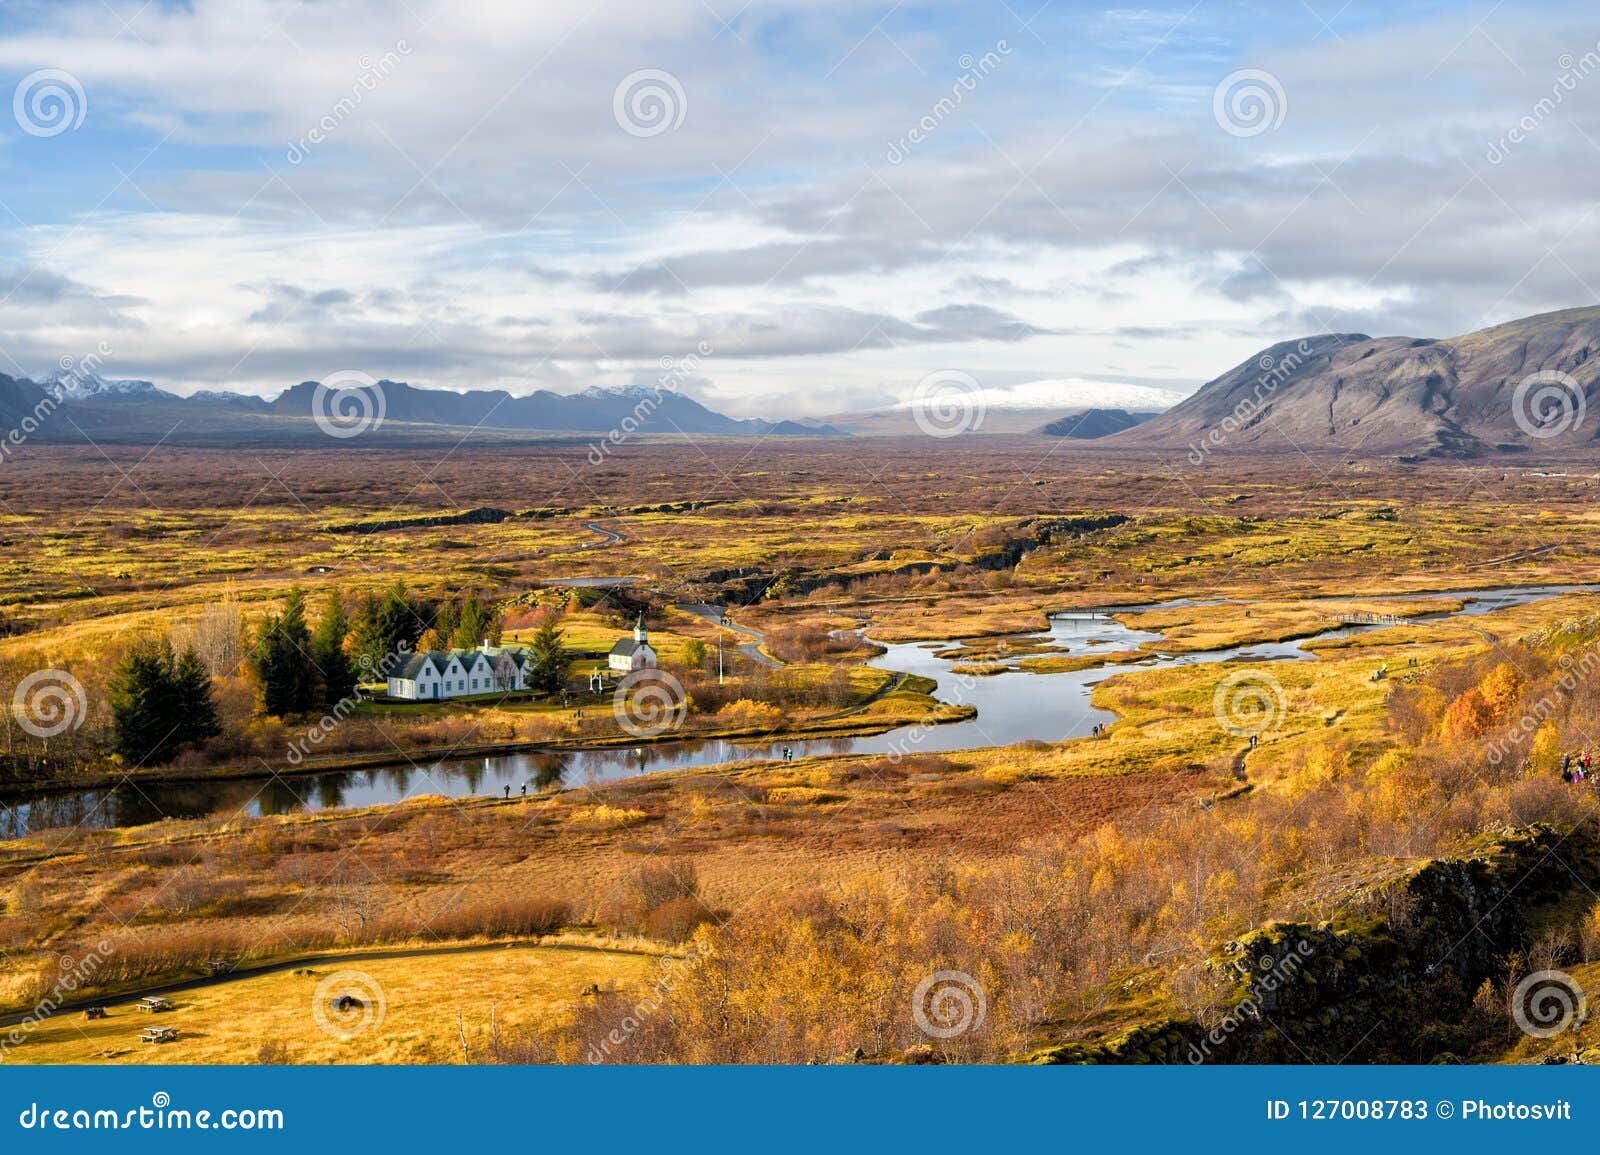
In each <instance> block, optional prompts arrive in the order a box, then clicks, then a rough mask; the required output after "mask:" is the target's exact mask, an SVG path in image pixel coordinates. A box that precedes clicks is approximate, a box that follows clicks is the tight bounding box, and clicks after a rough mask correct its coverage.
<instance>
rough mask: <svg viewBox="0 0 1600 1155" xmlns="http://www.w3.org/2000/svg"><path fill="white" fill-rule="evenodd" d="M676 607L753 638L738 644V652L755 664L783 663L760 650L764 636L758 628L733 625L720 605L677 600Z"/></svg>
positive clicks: (773, 665) (775, 666)
mask: <svg viewBox="0 0 1600 1155" xmlns="http://www.w3.org/2000/svg"><path fill="white" fill-rule="evenodd" d="M678 608H679V609H680V610H687V611H688V612H689V613H691V614H694V615H696V616H698V617H702V618H704V619H705V620H706V621H708V622H710V623H711V624H712V625H714V626H721V627H722V628H723V629H726V630H732V631H733V632H734V633H736V634H743V635H744V636H745V637H747V638H754V639H755V641H753V642H744V643H742V644H741V645H740V646H739V652H740V653H741V654H743V655H744V656H745V657H747V658H749V659H750V660H751V661H752V662H754V663H755V664H756V665H758V666H766V667H768V668H769V669H776V668H777V667H779V666H781V665H783V663H782V662H780V661H778V660H777V659H776V658H769V657H768V656H767V655H766V654H764V653H762V652H761V644H762V643H763V642H765V641H766V638H765V637H763V636H762V634H761V631H760V630H752V629H750V628H749V627H748V626H736V625H734V624H733V623H732V622H730V621H728V619H727V611H726V610H724V609H723V608H722V607H721V606H708V605H703V604H701V603H699V602H679V603H678Z"/></svg>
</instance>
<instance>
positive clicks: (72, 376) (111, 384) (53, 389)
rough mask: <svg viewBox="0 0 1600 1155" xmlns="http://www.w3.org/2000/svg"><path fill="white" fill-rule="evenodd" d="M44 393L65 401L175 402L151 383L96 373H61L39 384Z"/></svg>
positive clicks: (173, 397) (164, 391) (175, 395)
mask: <svg viewBox="0 0 1600 1155" xmlns="http://www.w3.org/2000/svg"><path fill="white" fill-rule="evenodd" d="M39 384H40V385H41V386H42V387H43V388H44V389H45V390H46V391H47V392H49V393H51V394H54V395H56V396H59V397H61V398H64V399H65V400H67V401H120V400H132V401H176V400H178V396H177V394H175V393H168V392H167V391H166V390H165V389H157V388H156V386H155V383H154V382H151V381H130V380H125V379H120V378H110V379H108V378H105V377H101V376H100V375H99V374H97V373H81V372H71V373H67V372H61V373H56V374H53V375H52V376H49V377H46V378H45V379H44V380H43V381H41V382H40V383H39Z"/></svg>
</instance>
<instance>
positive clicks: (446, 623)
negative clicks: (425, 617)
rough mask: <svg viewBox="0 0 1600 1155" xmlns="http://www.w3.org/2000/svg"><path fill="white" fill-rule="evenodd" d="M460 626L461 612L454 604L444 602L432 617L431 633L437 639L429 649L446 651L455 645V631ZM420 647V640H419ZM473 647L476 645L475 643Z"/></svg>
mask: <svg viewBox="0 0 1600 1155" xmlns="http://www.w3.org/2000/svg"><path fill="white" fill-rule="evenodd" d="M460 625H461V610H460V607H458V606H457V605H456V604H455V602H445V603H444V604H443V605H441V606H440V607H439V610H438V612H437V613H435V614H434V615H433V630H432V633H433V634H434V636H435V637H437V638H438V639H439V641H438V644H437V645H435V646H433V647H431V648H433V649H436V650H443V649H447V648H448V647H450V646H453V645H455V644H456V629H457V627H459V626H460ZM419 645H420V639H419ZM473 645H477V643H476V642H474V643H473Z"/></svg>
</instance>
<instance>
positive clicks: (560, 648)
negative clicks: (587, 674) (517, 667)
mask: <svg viewBox="0 0 1600 1155" xmlns="http://www.w3.org/2000/svg"><path fill="white" fill-rule="evenodd" d="M528 659H529V661H528V688H529V689H530V690H538V691H540V692H542V693H545V694H559V693H560V692H561V691H562V690H564V689H566V685H567V671H568V670H569V669H570V668H571V666H572V651H570V650H568V649H567V644H566V634H565V633H563V632H562V630H561V627H560V626H558V625H557V624H556V619H555V615H554V614H550V615H547V616H546V617H545V619H544V621H542V622H540V623H539V628H538V629H537V630H535V631H534V634H533V637H532V639H531V640H530V641H529V642H528Z"/></svg>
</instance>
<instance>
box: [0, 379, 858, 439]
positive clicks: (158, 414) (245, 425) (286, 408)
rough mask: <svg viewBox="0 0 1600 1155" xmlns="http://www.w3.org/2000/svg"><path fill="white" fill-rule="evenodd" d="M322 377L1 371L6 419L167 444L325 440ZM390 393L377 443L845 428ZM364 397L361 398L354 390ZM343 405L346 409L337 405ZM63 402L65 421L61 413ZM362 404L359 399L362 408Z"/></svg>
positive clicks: (640, 406)
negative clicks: (244, 386)
mask: <svg viewBox="0 0 1600 1155" xmlns="http://www.w3.org/2000/svg"><path fill="white" fill-rule="evenodd" d="M318 389H319V385H318V383H317V382H315V381H302V382H301V383H300V384H298V385H294V386H291V387H290V388H288V389H285V390H284V391H283V392H282V393H280V394H279V395H278V396H277V397H275V398H273V399H271V400H267V399H265V398H262V397H254V396H250V395H248V394H241V393H228V392H222V391H216V390H206V391H202V392H198V393H195V394H193V395H192V396H189V397H180V396H178V395H177V394H175V393H171V392H168V391H166V390H164V389H161V388H158V387H157V386H156V385H155V384H154V383H152V382H150V381H136V380H117V379H107V378H103V377H99V376H96V375H94V374H90V373H78V374H68V373H62V374H58V375H55V376H52V377H49V378H46V379H45V380H44V381H32V380H29V379H27V378H18V377H8V376H6V375H4V374H0V425H4V426H8V427H10V428H13V429H15V428H18V427H21V426H23V423H24V421H25V419H27V418H29V417H30V416H34V415H43V416H42V418H40V417H35V419H34V420H33V421H32V422H31V424H33V425H34V426H35V427H36V428H34V429H33V430H27V429H26V428H24V431H25V432H28V433H29V435H30V436H33V437H37V438H38V439H39V440H41V441H77V440H81V439H83V438H85V437H89V438H93V439H94V440H96V441H101V440H106V441H114V442H122V443H154V442H155V441H158V440H165V441H166V442H167V443H169V444H176V445H183V444H197V445H213V444H247V445H256V444H285V443H301V442H304V443H313V444H314V443H315V442H316V441H317V439H319V438H321V439H324V440H325V439H326V435H325V434H323V433H322V432H321V430H320V429H319V427H318V425H317V423H316V420H315V414H316V412H317V410H318V409H319V408H321V409H322V410H323V412H324V413H327V412H328V410H329V404H328V402H327V400H326V398H323V399H319V398H318ZM374 390H375V391H376V394H377V395H378V396H381V406H380V408H381V413H382V421H381V423H378V424H376V425H374V426H373V427H372V428H371V429H370V430H369V431H368V432H365V433H363V434H362V436H363V438H364V439H370V440H371V442H372V443H383V444H391V445H393V444H400V443H403V442H406V441H413V440H418V439H424V440H425V439H429V438H431V437H437V436H439V435H440V434H446V433H451V432H452V431H453V435H454V436H460V432H461V431H462V430H472V431H474V432H475V433H476V434H477V435H480V436H483V437H486V438H492V437H494V436H495V435H502V436H507V435H516V434H528V433H535V432H538V433H572V434H582V433H599V434H605V433H609V432H611V431H613V430H621V431H626V432H634V431H638V432H643V433H652V434H673V433H688V434H700V435H709V436H728V437H766V436H777V437H827V436H840V435H841V433H840V431H839V430H837V429H834V428H832V427H830V426H828V425H823V424H807V423H803V422H798V421H760V420H755V419H741V418H735V417H728V416H726V415H724V414H722V413H718V412H716V411H715V410H713V409H709V408H707V407H706V406H704V405H702V404H700V403H699V402H698V401H695V400H694V399H693V398H691V397H686V396H684V395H683V394H682V393H678V392H676V391H673V390H670V389H663V390H660V391H659V392H658V391H657V390H655V389H653V388H648V387H642V386H625V387H621V388H601V387H598V386H597V387H594V388H590V389H586V390H584V391H583V392H581V393H573V394H562V393H552V392H549V391H547V390H538V391H536V392H534V393H530V394H527V395H526V396H513V395H512V394H510V393H507V392H505V391H504V390H499V389H495V390H472V391H469V392H465V393H456V392H453V391H450V390H446V389H421V388H417V387H416V386H413V385H408V384H406V383H405V382H402V381H379V382H377V383H376V385H375V386H374V387H369V388H368V389H367V390H366V392H367V394H368V403H369V409H368V410H367V411H370V406H372V405H377V404H378V403H377V402H375V401H373V399H372V398H373V393H374ZM352 400H354V399H352ZM334 408H335V412H338V407H337V406H335V407H334ZM57 410H60V411H61V412H62V414H63V415H64V418H65V419H63V420H55V419H53V415H54V414H55V412H56V411H57ZM355 411H356V407H355V406H354V405H352V406H351V413H352V414H354V413H355Z"/></svg>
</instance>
